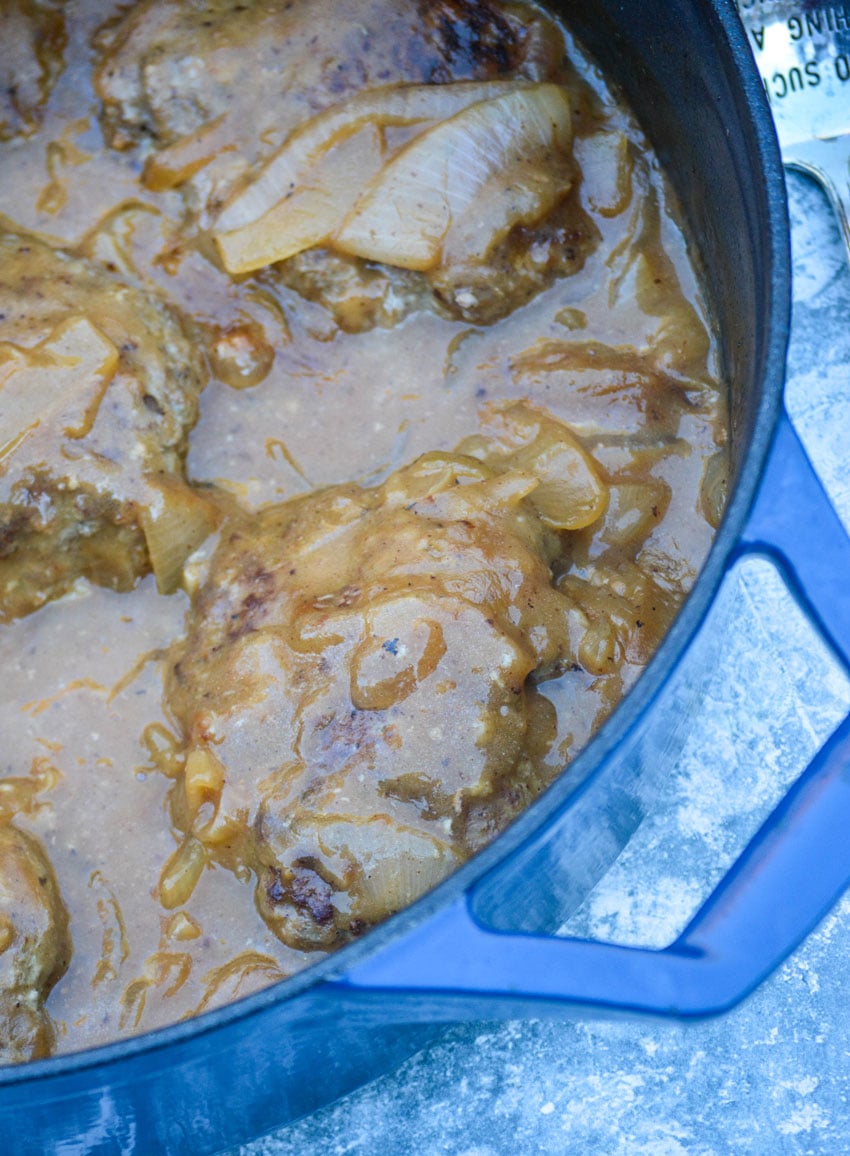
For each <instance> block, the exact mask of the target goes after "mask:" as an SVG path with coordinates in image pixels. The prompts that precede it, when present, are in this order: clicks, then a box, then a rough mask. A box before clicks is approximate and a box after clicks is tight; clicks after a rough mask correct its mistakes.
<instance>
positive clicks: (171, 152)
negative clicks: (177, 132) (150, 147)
mask: <svg viewBox="0 0 850 1156" xmlns="http://www.w3.org/2000/svg"><path fill="white" fill-rule="evenodd" d="M233 136H234V131H233V125H232V124H231V123H230V121H229V118H228V117H227V115H226V114H224V113H222V115H221V116H217V117H216V118H215V120H210V121H207V123H206V124H202V125H201V127H200V128H199V129H196V130H195V132H193V133H189V134H188V136H184V137H181V138H180V140H178V141H175V142H174V144H173V145H169V147H168V148H165V149H162V151H161V152H158V153H156V155H155V156H152V157H151V158H150V160H149V161H148V163H147V164H146V165H145V171H144V173H143V174H142V183H143V184H145V185H146V186H147V187H148V188H149V189H153V191H154V192H157V193H162V192H165V191H166V190H167V189H176V188H178V187H179V186H180V185H182V184H183V183H184V182H185V181H188V180H189V179H190V177H193V176H194V175H195V173H197V172H199V171H200V170H201V169H202V168H205V167H206V165H208V164H209V163H210V161H213V160H215V158H216V157H217V156H219V155H220V154H221V153H224V152H230V151H232V150H233V149H234V148H235V145H234V143H233Z"/></svg>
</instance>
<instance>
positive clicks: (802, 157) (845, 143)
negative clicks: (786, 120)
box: [783, 92, 850, 260]
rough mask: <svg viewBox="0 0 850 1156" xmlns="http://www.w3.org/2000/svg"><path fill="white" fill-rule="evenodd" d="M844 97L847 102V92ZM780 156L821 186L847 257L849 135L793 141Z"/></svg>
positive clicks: (849, 255)
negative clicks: (803, 142)
mask: <svg viewBox="0 0 850 1156" xmlns="http://www.w3.org/2000/svg"><path fill="white" fill-rule="evenodd" d="M847 100H848V102H850V92H848V93H847ZM783 156H784V160H785V165H786V167H787V168H789V169H796V171H797V172H801V173H805V174H806V175H807V176H810V177H813V178H814V179H815V180H816V181H817V182H818V184H819V185H821V186H822V188H823V189H824V191H825V193H826V195H827V196H828V197H829V200H830V203H831V205H832V208H833V210H834V211H835V215H836V216H837V217H838V224H839V226H840V228H841V236H842V237H843V238H844V244H845V247H846V249H847V258H848V260H850V137H847V136H842V137H836V138H835V139H834V140H815V141H809V142H808V143H807V144H796V145H793V146H789V147H788V148H787V149H785V150H784V152H783Z"/></svg>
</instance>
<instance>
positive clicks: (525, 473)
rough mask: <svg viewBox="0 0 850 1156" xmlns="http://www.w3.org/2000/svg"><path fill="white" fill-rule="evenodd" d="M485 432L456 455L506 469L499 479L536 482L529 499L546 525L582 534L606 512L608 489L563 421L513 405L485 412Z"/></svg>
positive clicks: (529, 493) (526, 407)
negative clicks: (580, 531) (527, 479)
mask: <svg viewBox="0 0 850 1156" xmlns="http://www.w3.org/2000/svg"><path fill="white" fill-rule="evenodd" d="M484 430H485V432H484V433H483V434H475V435H473V436H472V437H469V438H466V439H465V440H464V441H462V442H461V443H460V445H459V446H458V447H457V449H458V452H459V453H466V454H469V455H470V456H471V457H474V458H478V459H479V461H483V462H485V463H486V464H487V465H489V466H490V467H491V468H493V469H497V470H507V471H508V472H507V473H505V474H503V475H502V476H503V477H509V478H512V477H515V476H516V477H527V478H533V479H535V483H536V488H534V489H533V490H529V492H528V500H529V501H530V502H531V504H532V505H533V506H534V508H535V509H536V510H537V513H538V514H539V516H540V519H541V521H543V522H545V523H546V525H547V526H551V527H552V528H553V529H556V530H581V529H583V528H584V527H585V526H589V525H590V524H591V523H592V522H595V521H596V519H597V518H598V517H599V516H600V515H601V514H603V513H604V512H605V510H606V508H607V506H608V496H609V495H608V487H607V485H606V484H605V482H604V481H603V480H602V479H601V477H600V476H599V471H598V467H597V465H596V462H594V460H593V458H592V457H591V456H590V454H588V453H587V451H586V450H585V449H584V448H583V446H582V445H581V444H580V443H579V441H578V439H577V438H576V437H575V435H574V434H573V432H572V431H571V430H570V429H569V427H568V426H566V425H565V424H564V423H563V422H561V421H558V420H557V418H554V417H552V415H551V414H548V413H545V412H541V411H539V410H536V409H534V408H532V407H531V406H529V405H526V404H524V403H523V402H517V403H514V404H512V405H507V406H504V407H498V406H496V407H493V408H492V409H491V410H490V411H489V412H486V411H485V415H484Z"/></svg>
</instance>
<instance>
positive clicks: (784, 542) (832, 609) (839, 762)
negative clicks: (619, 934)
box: [333, 414, 850, 1017]
mask: <svg viewBox="0 0 850 1156" xmlns="http://www.w3.org/2000/svg"><path fill="white" fill-rule="evenodd" d="M747 554H761V555H767V556H769V557H770V558H771V559H773V561H774V563H775V564H776V565H777V566H778V568H779V569H780V571H781V572H782V574H783V576H784V578H785V580H786V582H787V584H788V586H789V588H790V590H791V591H792V593H793V594H794V596H795V598H796V599H797V601H798V603H799V605H800V606H801V607H802V609H803V610H804V612H805V613H806V614H807V616H808V617H809V619H810V620H811V621H812V622H813V623H814V624H815V626H816V627H817V628H818V630H819V631H820V633H821V634H822V635H823V637H824V638H825V639H826V641H827V642H828V643H829V645H830V646H831V648H832V650H833V651H834V653H835V654H836V656H837V657H838V658H839V659H840V661H841V662H842V663H843V664H844V666H845V667H847V668H848V669H850V539H848V537H847V534H846V533H845V531H844V528H843V526H842V524H841V521H840V520H839V518H838V516H837V514H836V513H835V510H834V509H833V507H832V505H831V503H830V501H829V498H828V497H827V495H826V493H825V492H824V490H823V487H822V486H821V484H820V481H819V480H818V478H817V475H816V474H815V472H814V470H813V468H812V466H811V463H810V462H809V459H808V457H807V456H806V453H805V450H804V449H803V447H802V445H801V443H800V440H799V438H798V437H797V434H796V432H795V431H794V428H793V426H792V425H791V422H790V420H789V419H788V417H787V415H785V414H783V415H782V416H781V418H780V421H779V423H778V426H777V429H776V434H775V437H774V441H773V445H772V449H771V452H770V455H769V458H768V462H767V468H766V470H765V472H764V475H763V479H762V483H761V487H760V489H759V492H758V496H757V498H756V501H755V503H754V505H753V508H752V511H751V514H750V517H749V519H748V521H747V524H746V526H745V529H744V532H743V534H742V536H741V538H740V540H739V543H738V547H737V552H736V554H735V557H736V558H737V557H741V556H743V555H747ZM848 831H850V716H848V718H846V719H845V720H844V722H843V723H842V724H841V726H839V727H838V729H837V730H836V731H835V732H834V733H833V735H832V737H831V738H830V739H829V741H828V742H827V743H826V744H825V745H824V746H823V747H822V748H821V750H820V751H819V752H818V753H817V754H816V755H815V757H814V759H813V760H812V761H811V763H810V764H809V766H808V768H807V769H806V770H805V771H804V773H803V774H802V775H801V776H800V777H799V778H798V779H797V781H796V782H795V783H794V785H793V786H792V787H791V789H790V790H789V791H788V793H787V794H786V796H785V797H784V798H783V800H782V801H781V802H780V803H779V805H778V806H777V807H776V808H775V809H774V811H773V812H772V814H771V815H770V816H769V818H768V819H767V820H766V821H765V823H764V824H763V825H762V827H761V829H760V830H759V831H758V832H757V834H756V835H755V836H754V838H753V839H752V840H751V842H750V843H749V845H748V846H747V847H746V849H745V850H744V852H743V853H742V854H741V856H740V857H739V858H738V860H737V861H736V862H735V863H734V865H733V866H732V868H731V869H730V870H729V872H728V873H727V874H726V875H725V876H724V878H723V880H722V881H721V883H720V884H719V886H718V887H717V888H716V889H715V890H714V891H713V893H712V894H711V895H710V896H709V898H708V899H707V900H706V901H705V903H704V904H703V905H702V907H701V908H700V909H699V911H698V912H697V914H696V915H695V916H694V918H693V919H692V920H691V922H690V924H689V925H688V926H687V927H686V929H685V930H684V932H683V933H682V934H681V935H680V936H679V938H678V939H677V940H676V941H675V942H674V943H673V944H671V945H670V946H669V947H667V948H664V949H663V950H653V949H646V948H634V947H623V946H618V945H614V944H608V943H600V942H596V941H589V940H581V939H572V938H561V937H554V936H547V935H532V934H526V933H511V932H504V931H496V930H493V929H491V928H487V927H485V926H483V925H482V924H481V923H480V922H478V921H477V920H476V918H475V915H474V911H473V908H474V904H473V900H474V896H475V888H474V887H473V888H471V889H469V890H468V891H467V892H465V893H464V894H462V895H461V896H460V897H459V898H457V899H456V900H455V901H454V902H453V903H451V904H450V905H449V906H447V907H443V908H441V909H439V910H437V911H436V912H435V913H434V914H432V915H431V916H430V917H429V918H426V919H425V920H424V921H423V922H421V923H420V924H418V925H416V926H415V927H413V928H412V929H410V930H408V931H407V932H406V933H404V934H402V935H401V936H399V937H397V938H395V939H391V940H390V941H389V942H387V943H385V944H384V946H383V947H382V948H381V950H380V951H378V952H377V953H376V954H374V955H372V956H368V957H366V958H365V959H362V960H361V961H359V962H358V963H356V964H354V965H353V966H352V967H350V968H349V969H348V971H347V973H346V975H345V976H344V977H343V978H342V979H341V980H340V981H338V982H337V983H336V984H334V985H333V986H334V987H335V988H336V989H337V990H339V989H345V990H347V991H348V992H349V993H351V994H354V993H360V994H366V993H384V994H385V995H390V994H392V995H394V996H399V995H407V996H417V995H418V996H420V997H422V998H424V999H426V1000H428V999H430V1000H431V1001H433V999H434V997H438V998H439V996H441V995H442V996H449V997H451V999H450V1002H452V1003H454V1004H455V1005H456V1007H457V1008H458V1010H459V1009H460V1008H461V1007H462V1006H463V1005H464V1004H466V1005H467V1006H477V1007H481V1000H482V998H483V999H484V1001H485V1007H487V1008H488V1009H491V1010H492V1012H493V1013H494V1014H510V1011H511V1009H512V1010H513V1011H514V1012H516V1011H517V1010H519V1006H520V1005H522V1004H525V1005H527V1004H529V1003H531V1004H536V1005H537V1006H538V1007H539V1009H540V1010H541V1011H544V1010H547V1009H548V1010H550V1011H551V1010H559V1011H561V1012H564V1011H568V1010H569V1009H570V1008H575V1009H579V1008H580V1009H583V1010H584V1011H588V1010H596V1011H599V1012H615V1011H632V1012H647V1013H661V1014H667V1015H676V1016H682V1017H694V1016H705V1015H711V1014H715V1013H717V1012H721V1011H724V1010H726V1009H728V1008H729V1007H731V1006H733V1005H734V1004H735V1003H737V1002H738V1001H739V1000H740V999H741V998H743V997H744V996H745V995H746V994H747V993H748V992H750V991H751V990H752V989H753V987H755V986H756V985H757V984H758V983H759V982H760V981H761V980H762V979H763V978H764V977H765V976H766V975H768V974H769V973H770V972H771V971H772V970H773V969H774V968H775V967H776V966H777V965H778V964H780V963H781V962H782V960H783V959H785V958H786V956H787V955H788V954H789V953H790V952H791V951H792V950H793V949H794V947H796V945H797V944H798V943H799V942H800V941H801V940H802V939H803V938H804V937H805V936H806V935H807V934H808V932H809V931H811V930H812V928H813V927H814V926H815V925H816V924H817V922H818V921H819V920H820V919H821V918H822V917H823V916H824V915H825V914H826V912H827V911H828V910H829V909H830V907H831V906H832V905H833V904H834V903H835V901H836V900H837V899H838V897H839V896H840V895H841V894H842V892H843V891H844V890H845V888H846V887H847V886H848V884H850V838H848V834H847V833H848Z"/></svg>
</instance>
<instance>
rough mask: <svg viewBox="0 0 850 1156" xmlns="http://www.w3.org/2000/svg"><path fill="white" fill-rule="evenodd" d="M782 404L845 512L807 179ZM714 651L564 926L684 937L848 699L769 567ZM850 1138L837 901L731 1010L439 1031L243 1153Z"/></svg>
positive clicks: (844, 936)
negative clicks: (661, 774) (641, 813)
mask: <svg viewBox="0 0 850 1156" xmlns="http://www.w3.org/2000/svg"><path fill="white" fill-rule="evenodd" d="M789 191H790V199H791V217H792V239H793V250H794V320H793V332H792V341H791V350H790V356H789V380H788V389H787V401H788V408H789V410H790V412H791V415H792V417H793V419H794V421H795V423H796V425H797V428H798V430H799V431H800V433H801V435H802V437H803V439H804V441H805V443H806V446H807V448H808V450H809V452H810V454H811V456H812V459H813V461H814V463H815V465H816V467H817V469H818V471H819V473H820V474H821V477H822V478H823V480H824V482H825V484H826V486H827V488H828V490H829V492H830V494H831V496H832V498H833V500H834V502H835V504H836V507H837V508H838V510H839V512H840V513H841V515H842V517H843V518H844V521H845V524H847V525H848V526H850V453H848V450H847V443H848V440H850V267H848V265H847V263H846V257H845V254H844V251H843V249H842V246H841V241H840V237H839V233H838V228H837V225H836V224H835V222H834V220H833V218H832V216H831V214H830V211H829V208H828V206H827V204H826V201H825V198H824V197H823V196H822V194H821V192H820V190H819V189H818V188H817V187H816V186H815V185H813V184H811V183H809V182H807V181H806V180H804V179H803V178H802V177H798V176H795V175H791V176H790V177H789ZM721 602H722V604H723V605H722V606H721V607H719V608H718V610H717V613H718V614H720V613H722V614H723V615H724V616H725V617H724V629H725V631H726V636H727V639H728V642H727V644H726V645H725V649H724V654H723V660H722V662H721V664H720V667H719V668H718V671H717V673H716V676H715V677H714V678H713V679H712V682H711V685H710V687H709V690H708V693H707V695H706V697H705V699H704V700H703V701H702V703H701V704H700V708H699V711H698V712H697V713H696V714H695V716H694V720H693V728H692V733H691V734H690V737H689V739H688V742H687V744H686V746H685V749H684V750H683V752H682V754H681V755H680V757H679V758H678V760H677V762H676V765H675V766H674V767H672V768H671V771H670V775H669V779H668V780H667V785H666V788H665V791H664V798H663V799H662V806H661V809H660V810H659V813H658V814H657V815H655V816H651V817H650V818H649V819H648V821H646V822H645V823H644V824H643V825H642V826H641V828H640V829H639V831H638V832H637V834H636V835H635V836H634V837H633V839H632V841H631V842H630V844H629V846H628V847H627V849H626V850H625V851H624V852H623V854H622V855H621V856H620V858H619V859H618V860H617V862H616V863H615V864H614V866H613V867H612V868H611V870H610V871H609V872H608V875H607V876H606V877H605V878H604V879H603V880H602V881H601V883H600V884H599V885H598V886H597V887H596V889H595V891H594V892H593V893H592V895H591V896H590V897H589V898H588V900H587V902H586V903H585V904H584V906H583V908H582V909H581V910H580V911H579V912H577V913H576V914H575V915H574V916H573V917H572V919H571V921H570V923H569V925H568V926H567V930H570V931H572V932H575V933H579V934H590V935H595V936H597V937H599V938H604V939H613V940H616V941H619V942H628V943H643V944H645V945H648V946H649V945H652V946H660V945H662V944H664V943H668V942H670V940H671V939H672V938H673V937H674V936H675V935H676V933H677V932H678V931H679V930H680V929H681V927H682V926H683V925H684V924H685V923H686V922H687V919H688V917H689V916H690V914H691V913H692V911H693V910H694V909H695V907H696V905H697V904H698V903H699V902H700V900H701V899H702V898H703V897H704V895H705V894H706V893H707V892H708V890H709V889H710V887H711V886H713V884H714V883H715V882H716V878H717V875H718V873H719V872H720V871H722V870H723V869H724V867H725V866H726V865H728V863H730V862H731V861H732V859H733V858H734V856H735V855H736V853H737V852H738V851H739V850H740V849H741V847H742V846H743V845H744V843H745V842H746V840H747V839H748V838H749V836H750V835H751V834H752V833H753V832H754V831H755V829H756V827H757V826H758V824H759V823H760V822H761V820H762V819H763V818H764V816H765V815H766V814H767V813H768V811H769V810H770V808H771V807H772V805H773V804H774V803H775V801H776V800H777V799H778V798H779V797H780V796H781V794H782V793H783V789H784V787H785V786H786V785H787V784H788V783H789V782H791V781H792V780H793V778H794V777H795V776H796V775H797V774H798V773H799V772H800V771H801V770H802V768H803V766H804V765H805V762H806V760H807V758H808V757H810V756H811V754H812V753H813V752H814V750H815V749H816V747H817V746H818V745H819V743H820V742H822V741H823V739H824V738H825V737H826V735H827V734H829V732H830V731H831V730H832V728H833V727H834V726H835V724H836V723H837V722H838V721H839V720H840V718H841V717H842V716H843V715H844V713H845V712H846V710H847V707H848V705H850V686H848V682H847V680H846V679H845V678H844V676H843V675H842V674H841V672H840V671H839V670H838V669H837V668H836V667H835V665H834V664H833V663H832V662H831V660H830V659H829V657H828V655H827V654H826V652H825V650H824V648H823V645H822V644H821V643H820V642H819V641H818V640H817V639H816V638H815V637H814V636H813V633H812V631H811V628H810V627H809V626H808V624H807V623H806V622H805V621H804V620H803V619H802V618H801V616H800V614H799V612H798V611H797V610H796V608H795V607H794V605H793V604H792V603H791V602H790V599H789V597H788V595H787V593H786V592H785V590H784V588H783V586H782V584H781V582H780V580H779V579H778V577H777V576H776V574H775V573H774V572H773V571H772V570H771V568H770V566H769V565H768V564H767V563H763V562H754V561H751V562H747V563H745V564H744V565H743V566H741V567H739V568H738V570H737V571H735V572H734V573H733V574H732V576H731V577H730V578H729V579H727V583H726V586H725V588H724V591H723V595H722V597H721ZM847 1151H850V896H846V897H845V898H844V899H843V900H842V901H841V902H840V903H839V904H838V906H837V907H836V908H835V910H834V911H833V912H832V913H831V914H830V915H829V916H828V917H827V919H826V920H825V921H824V922H823V924H822V925H821V926H820V927H819V928H818V930H817V931H816V932H815V933H814V934H813V935H811V936H810V938H809V939H808V940H807V942H805V943H804V944H803V946H802V947H801V948H800V949H799V950H798V951H797V952H796V953H795V954H794V955H793V957H792V958H791V959H790V960H789V961H788V962H787V963H786V964H785V965H784V966H783V967H782V968H781V969H780V970H779V971H778V972H777V973H776V974H775V975H774V976H773V977H772V978H770V979H769V980H768V981H767V982H766V983H765V984H763V986H762V987H761V988H760V989H759V990H758V991H757V992H756V993H755V994H754V995H753V996H751V997H750V998H749V1000H747V1001H746V1002H745V1003H744V1004H743V1005H742V1006H740V1007H739V1008H738V1009H736V1010H735V1011H733V1012H732V1013H730V1014H728V1015H726V1016H725V1017H722V1018H720V1019H717V1020H713V1021H710V1022H705V1023H701V1024H698V1025H690V1026H687V1027H685V1026H682V1025H679V1024H669V1023H659V1022H656V1021H650V1020H641V1021H617V1022H601V1021H593V1022H575V1023H560V1022H558V1023H554V1022H541V1021H530V1020H527V1021H520V1022H512V1023H475V1024H464V1025H462V1026H456V1027H450V1028H448V1029H447V1031H446V1033H445V1035H444V1036H443V1037H442V1038H441V1039H440V1040H439V1042H437V1043H436V1044H434V1045H432V1046H431V1047H429V1048H428V1049H427V1050H425V1051H423V1052H421V1053H420V1054H419V1055H417V1056H415V1057H414V1058H412V1059H411V1060H409V1061H408V1062H407V1063H405V1064H404V1065H403V1066H402V1067H400V1068H399V1069H398V1070H396V1071H395V1072H392V1073H391V1074H389V1075H386V1076H384V1077H383V1078H381V1079H379V1080H376V1081H375V1082H374V1083H372V1084H370V1085H368V1086H366V1087H364V1088H361V1089H360V1090H359V1091H357V1092H354V1093H353V1094H351V1095H349V1096H347V1097H346V1098H345V1099H344V1100H341V1101H339V1102H338V1103H336V1104H334V1105H331V1106H330V1107H328V1108H326V1109H324V1110H323V1111H320V1112H318V1113H316V1114H315V1115H313V1116H312V1117H310V1118H309V1119H306V1120H302V1121H300V1122H298V1123H296V1124H293V1125H290V1126H289V1127H287V1128H285V1129H283V1130H281V1131H280V1132H278V1133H276V1134H275V1135H274V1136H273V1137H269V1138H266V1139H265V1140H258V1141H256V1142H254V1143H253V1144H250V1145H248V1146H246V1147H244V1148H243V1149H241V1150H240V1156H289V1154H298V1156H311V1154H312V1153H322V1154H323V1156H335V1154H340V1156H341V1154H342V1153H364V1154H367V1153H368V1154H372V1153H380V1154H381V1156H395V1154H396V1153H398V1154H399V1156H400V1154H401V1153H410V1152H413V1153H416V1156H432V1154H435V1156H436V1154H437V1153H452V1154H454V1156H502V1154H505V1156H508V1154H510V1156H516V1154H519V1156H525V1154H526V1153H540V1152H543V1153H562V1152H563V1153H565V1152H570V1153H581V1154H582V1156H596V1154H599V1156H603V1154H604V1156H614V1154H616V1153H624V1154H625V1153H627V1154H628V1156H639V1154H640V1156H677V1154H680V1153H681V1154H684V1153H687V1154H688V1156H723V1154H726V1153H730V1152H747V1153H756V1154H758V1153H765V1156H767V1154H770V1156H783V1154H786V1153H788V1154H791V1153H793V1154H795V1156H796V1154H798V1153H800V1154H802V1153H825V1152H830V1153H833V1152H847Z"/></svg>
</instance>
